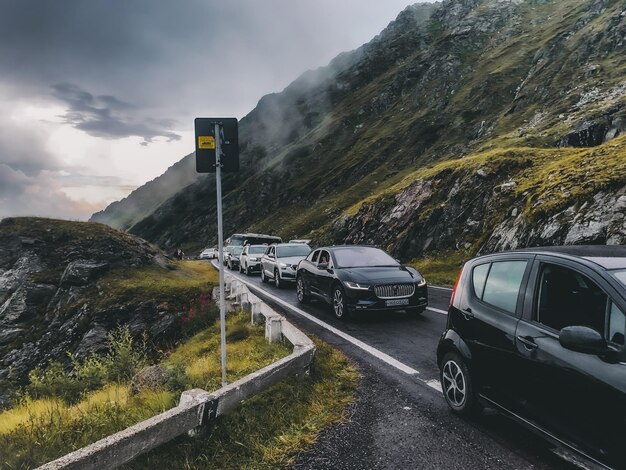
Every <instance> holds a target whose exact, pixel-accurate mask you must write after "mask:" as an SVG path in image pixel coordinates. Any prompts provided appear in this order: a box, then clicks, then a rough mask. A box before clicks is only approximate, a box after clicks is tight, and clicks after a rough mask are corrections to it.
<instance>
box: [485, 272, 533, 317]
mask: <svg viewBox="0 0 626 470" xmlns="http://www.w3.org/2000/svg"><path fill="white" fill-rule="evenodd" d="M527 264H528V262H527V261H495V262H493V263H491V269H489V274H488V275H487V280H486V281H485V287H484V289H483V293H482V294H483V296H482V301H483V302H486V303H488V304H490V305H493V306H494V307H498V308H500V309H502V310H504V311H505V312H509V313H515V307H516V306H517V298H518V296H519V291H520V288H521V286H522V279H523V277H524V272H525V271H526V265H527Z"/></svg>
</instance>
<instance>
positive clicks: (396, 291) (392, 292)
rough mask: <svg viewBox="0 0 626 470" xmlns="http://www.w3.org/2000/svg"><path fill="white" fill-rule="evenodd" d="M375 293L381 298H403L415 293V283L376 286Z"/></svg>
mask: <svg viewBox="0 0 626 470" xmlns="http://www.w3.org/2000/svg"><path fill="white" fill-rule="evenodd" d="M374 293H375V294H376V297H378V298H379V299H401V298H403V297H411V296H412V295H413V294H414V293H415V284H385V285H382V286H374Z"/></svg>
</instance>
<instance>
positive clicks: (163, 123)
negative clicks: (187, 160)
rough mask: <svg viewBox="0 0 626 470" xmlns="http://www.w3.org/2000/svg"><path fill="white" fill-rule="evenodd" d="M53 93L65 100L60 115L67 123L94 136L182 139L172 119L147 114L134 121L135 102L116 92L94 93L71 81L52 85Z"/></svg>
mask: <svg viewBox="0 0 626 470" xmlns="http://www.w3.org/2000/svg"><path fill="white" fill-rule="evenodd" d="M52 89H53V90H54V93H53V94H54V96H55V97H56V98H58V99H59V100H60V101H63V102H64V103H65V104H66V105H67V106H68V110H67V112H66V113H65V114H64V115H63V116H61V117H62V118H63V119H64V121H65V122H66V123H67V124H71V125H72V126H73V127H75V128H76V129H80V130H82V131H85V132H86V133H87V134H89V135H92V136H94V137H104V138H108V139H119V138H123V137H130V136H138V137H142V138H143V139H144V141H143V142H142V144H147V143H148V142H152V140H153V139H154V138H155V137H165V138H166V139H167V140H168V142H171V141H174V140H180V135H178V134H176V133H174V132H172V131H171V130H170V128H171V127H172V126H173V125H174V121H173V120H171V119H152V118H146V119H143V120H142V122H132V121H131V120H132V119H133V118H134V119H137V118H136V116H135V117H133V115H132V113H129V111H132V110H133V109H134V106H132V105H130V104H128V103H125V102H123V101H121V100H119V99H117V98H116V97H114V96H111V95H103V96H94V95H92V94H91V93H89V92H87V91H85V90H82V89H81V88H80V87H79V86H77V85H73V84H71V83H59V84H57V85H54V86H53V87H52Z"/></svg>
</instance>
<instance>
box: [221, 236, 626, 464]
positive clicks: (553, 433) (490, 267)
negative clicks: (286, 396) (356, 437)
mask: <svg viewBox="0 0 626 470" xmlns="http://www.w3.org/2000/svg"><path fill="white" fill-rule="evenodd" d="M227 251H228V255H227V261H226V263H227V265H228V267H229V268H231V269H239V270H240V271H241V272H243V273H245V274H247V275H252V274H256V273H260V275H261V279H262V281H263V282H272V283H273V284H274V285H275V286H276V287H282V286H284V285H286V284H290V285H293V284H295V287H296V296H297V298H298V301H299V302H301V303H307V302H309V301H310V300H311V299H317V300H321V301H323V302H325V303H327V304H329V305H330V306H331V307H332V311H333V313H334V315H335V316H336V317H337V318H339V319H345V318H347V317H349V316H354V315H356V314H358V312H362V311H375V312H384V311H389V310H404V311H408V312H415V313H419V312H422V311H423V310H424V309H425V308H426V306H427V305H428V287H427V284H426V280H425V279H424V277H423V276H422V275H421V274H420V273H419V272H418V271H417V270H415V269H414V268H412V267H409V266H403V265H402V264H401V263H400V262H399V261H398V260H395V259H393V257H391V256H390V255H389V254H387V253H385V252H384V251H383V250H381V249H379V248H376V247H372V246H358V245H349V246H326V247H320V248H317V249H314V250H311V248H310V247H309V246H308V244H294V243H273V244H270V245H264V244H257V245H246V246H244V247H238V249H233V248H228V249H227ZM437 364H438V366H439V370H440V380H441V386H442V390H443V394H444V397H445V400H446V402H447V404H448V406H449V407H450V409H452V411H454V412H455V413H458V414H461V415H471V414H474V413H477V412H479V411H480V410H481V409H482V408H483V407H489V408H492V409H496V410H497V411H499V412H501V413H503V414H505V415H507V416H509V417H511V418H513V419H514V420H516V421H517V422H519V423H521V424H522V425H523V426H525V427H527V428H529V429H531V430H532V431H534V432H537V433H538V434H540V435H542V436H543V437H545V438H547V439H548V440H549V441H551V442H553V443H554V444H556V445H557V446H558V447H559V448H561V449H567V451H569V452H573V454H574V455H577V456H578V457H579V458H580V457H582V458H583V459H584V461H585V462H586V463H587V464H589V463H591V464H592V466H597V467H600V468H626V447H625V446H624V442H626V247H624V246H587V247H551V248H537V249H526V250H516V251H510V252H502V253H495V254H491V255H487V256H482V257H478V258H475V259H472V260H470V261H468V262H467V263H466V264H465V265H464V266H463V268H462V270H461V272H460V274H459V277H458V279H457V282H456V284H455V286H454V289H453V291H452V296H451V300H450V306H449V311H448V317H447V325H446V329H445V331H444V332H443V334H442V336H441V338H440V340H439V345H438V348H437Z"/></svg>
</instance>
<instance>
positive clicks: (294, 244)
mask: <svg viewBox="0 0 626 470" xmlns="http://www.w3.org/2000/svg"><path fill="white" fill-rule="evenodd" d="M302 245H307V246H308V243H272V244H271V245H270V246H302Z"/></svg>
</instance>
